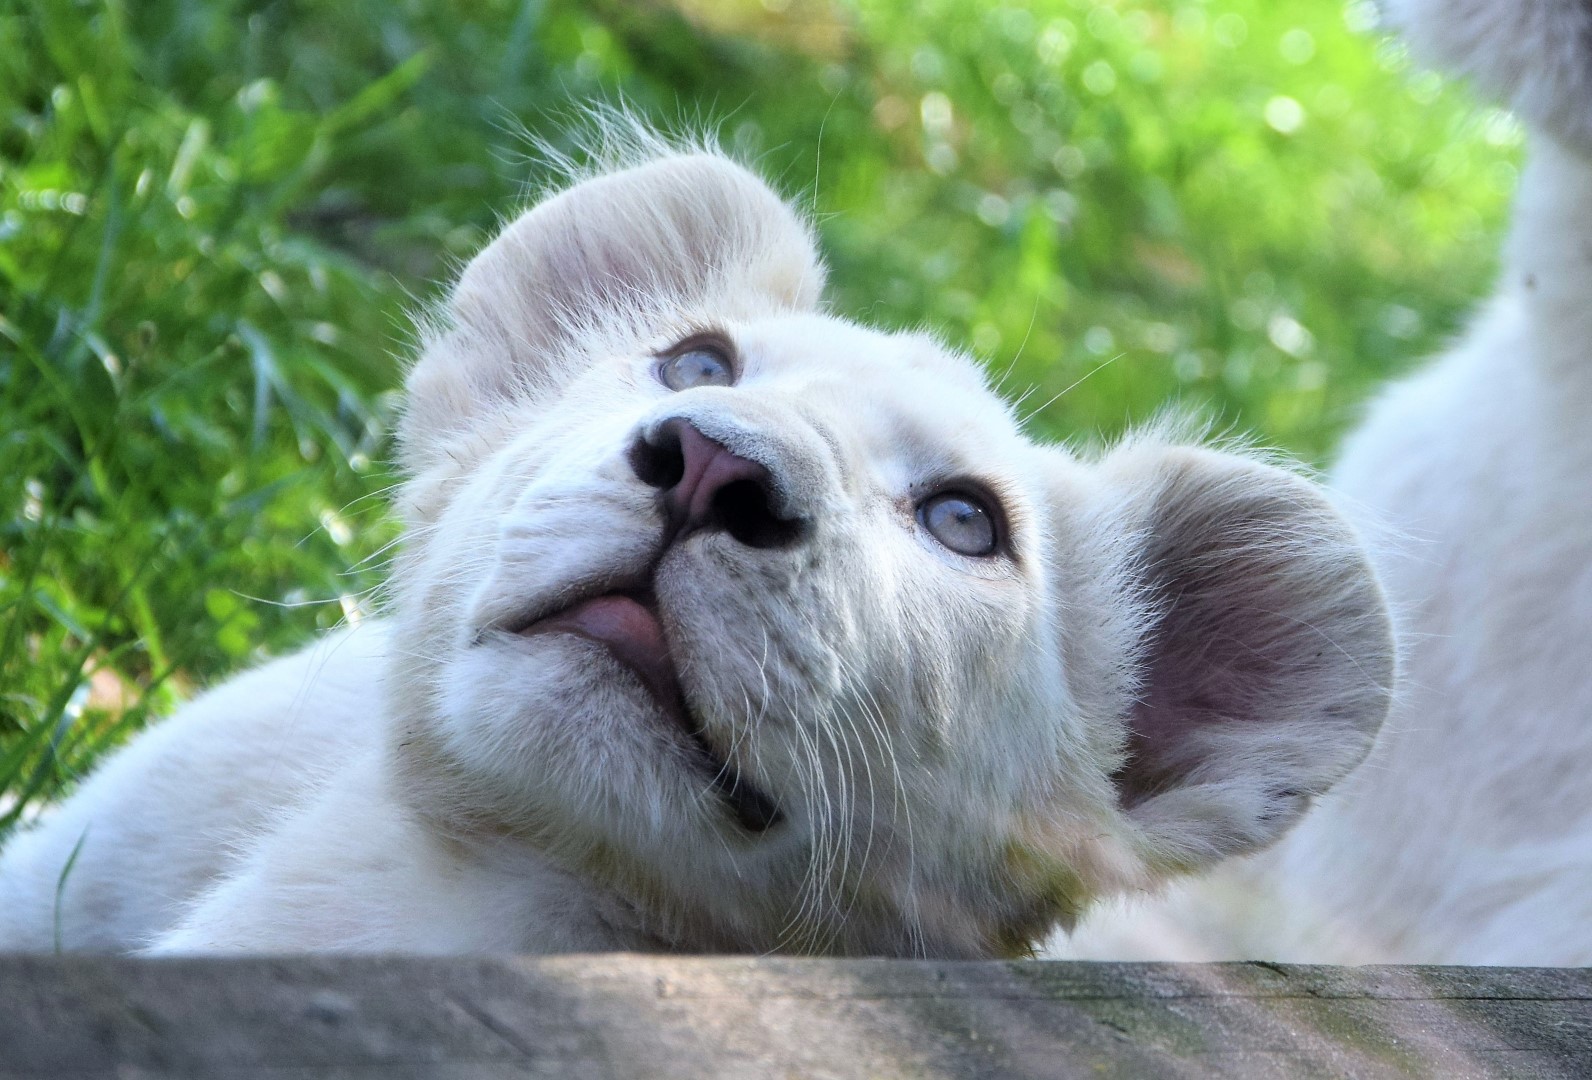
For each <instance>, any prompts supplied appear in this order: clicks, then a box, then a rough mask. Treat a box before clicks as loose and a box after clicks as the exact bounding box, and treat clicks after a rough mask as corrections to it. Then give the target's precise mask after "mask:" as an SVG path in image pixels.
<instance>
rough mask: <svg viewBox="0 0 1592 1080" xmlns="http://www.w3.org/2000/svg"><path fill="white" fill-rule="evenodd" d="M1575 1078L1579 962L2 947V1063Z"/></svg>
mask: <svg viewBox="0 0 1592 1080" xmlns="http://www.w3.org/2000/svg"><path fill="white" fill-rule="evenodd" d="M988 1076H1002V1077H1005V1076H1011V1077H1046V1078H1049V1077H1061V1078H1070V1077H1132V1078H1135V1080H1137V1078H1143V1077H1210V1076H1221V1077H1226V1078H1247V1077H1281V1078H1289V1080H1293V1078H1302V1077H1332V1078H1338V1077H1345V1076H1352V1077H1406V1076H1415V1077H1434V1078H1436V1077H1441V1078H1445V1080H1446V1078H1463V1077H1533V1078H1535V1077H1555V1078H1557V1077H1564V1078H1570V1077H1592V971H1587V970H1556V969H1505V968H1321V967H1290V966H1282V965H1272V964H1213V965H1168V964H1089V963H1061V962H1038V961H1028V962H1015V963H933V962H919V961H889V960H798V959H742V958H730V957H693V958H681V957H656V956H625V955H603V956H562V957H544V958H466V959H428V958H413V957H408V958H347V957H345V958H331V957H299V958H292V959H237V960H214V959H192V960H131V959H121V958H95V957H58V958H57V957H0V1080H22V1078H28V1080H34V1078H39V1080H43V1078H49V1080H69V1078H70V1080H77V1078H82V1080H89V1078H95V1080H98V1078H109V1077H117V1078H126V1080H141V1078H146V1077H147V1078H155V1077H185V1078H186V1077H192V1078H196V1080H197V1078H201V1077H202V1078H206V1080H212V1078H213V1080H265V1078H287V1077H314V1078H325V1080H331V1078H350V1080H352V1078H361V1080H364V1078H370V1080H375V1078H384V1080H385V1078H395V1080H404V1078H408V1077H416V1078H419V1077H457V1078H460V1080H506V1078H510V1077H568V1078H572V1080H582V1078H588V1077H590V1078H608V1077H649V1078H652V1077H656V1078H660V1080H673V1078H682V1080H684V1078H690V1080H696V1078H716V1077H724V1078H730V1077H735V1078H742V1077H757V1078H762V1077H769V1078H779V1077H793V1078H795V1077H800V1078H803V1080H809V1078H811V1080H824V1078H836V1080H839V1078H853V1077H857V1078H861V1077H866V1078H869V1080H874V1078H878V1080H894V1078H902V1080H905V1078H908V1077H911V1078H934V1080H938V1078H961V1077H988Z"/></svg>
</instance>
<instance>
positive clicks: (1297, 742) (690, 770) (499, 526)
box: [389, 153, 1391, 956]
mask: <svg viewBox="0 0 1592 1080" xmlns="http://www.w3.org/2000/svg"><path fill="white" fill-rule="evenodd" d="M822 276H823V274H822V270H821V268H820V266H819V264H818V262H817V259H816V255H815V254H814V251H813V247H812V244H811V241H810V239H809V236H808V234H807V231H806V229H805V227H804V225H803V224H802V223H801V222H800V220H799V219H798V218H797V217H796V216H795V215H794V214H793V213H792V212H791V211H790V210H789V209H788V208H787V207H786V206H785V205H784V204H782V203H781V202H780V201H779V200H778V199H777V198H775V197H774V196H773V195H772V194H771V193H770V192H769V191H768V190H767V189H766V188H765V187H764V186H763V185H762V184H761V183H760V182H759V181H758V180H756V179H755V178H754V177H753V176H751V175H750V174H749V173H747V172H745V171H744V170H742V169H741V168H739V167H738V166H735V165H733V164H731V163H729V162H728V161H726V160H724V159H722V158H720V157H717V156H714V155H712V154H703V153H695V154H674V153H663V154H659V155H656V156H655V157H654V158H653V159H652V160H649V161H647V162H645V163H643V164H639V165H634V166H632V167H630V168H628V169H625V170H622V171H617V172H614V173H611V174H609V175H605V176H600V177H598V178H596V179H592V180H588V181H586V182H584V183H582V184H579V185H576V186H574V187H572V188H570V189H569V190H567V191H565V192H564V193H562V194H560V195H558V196H557V197H555V198H552V199H550V200H548V201H546V202H544V203H542V204H541V205H540V206H538V207H537V208H535V209H533V210H532V211H530V212H529V213H527V214H526V215H525V216H524V217H522V218H521V219H520V220H519V221H517V222H515V223H514V224H513V225H511V226H509V227H508V229H506V230H505V232H504V233H503V234H502V235H501V236H500V237H499V238H498V240H497V241H496V242H494V244H493V245H492V246H490V247H489V248H488V249H487V250H486V251H484V252H483V253H482V254H481V255H480V256H478V257H477V259H476V260H475V262H473V263H472V264H471V266H470V267H469V268H468V269H467V270H466V272H465V274H464V277H463V279H462V280H461V282H460V283H459V285H458V287H457V289H456V290H455V292H454V295H453V297H452V302H451V307H450V311H449V312H448V315H447V321H446V322H445V323H444V324H442V325H439V326H438V327H437V328H436V329H435V330H434V332H433V334H432V336H431V340H430V343H429V345H428V348H427V350H426V352H425V355H424V356H423V357H422V359H421V361H420V363H419V364H418V365H417V366H416V368H415V370H414V372H413V374H412V376H411V379H410V395H411V396H410V408H409V412H408V415H407V417H406V421H405V427H404V430H403V432H402V440H403V446H404V453H405V459H406V463H407V464H408V466H409V468H410V471H411V480H410V481H409V484H408V486H407V488H406V491H405V500H404V502H405V509H406V513H407V514H408V517H409V521H410V532H409V536H408V548H407V551H406V554H405V556H404V558H403V560H402V562H401V564H400V567H399V569H398V573H397V576H396V579H395V596H396V601H395V613H396V616H397V619H398V622H399V626H400V637H401V642H400V652H399V656H400V659H399V660H398V661H397V662H396V663H395V664H394V667H393V670H392V671H391V673H390V679H389V689H390V693H391V696H392V699H393V704H394V706H395V708H396V709H397V711H398V713H399V715H400V717H401V719H402V723H401V724H400V728H399V730H398V732H397V734H396V749H395V753H396V755H397V758H398V762H399V767H400V770H401V772H400V775H401V777H402V779H403V783H404V785H405V792H406V796H407V798H408V799H409V801H410V803H411V805H412V807H413V808H414V809H415V810H416V811H417V812H419V813H421V814H422V815H424V816H426V817H427V818H428V819H430V820H433V821H435V822H437V823H439V824H441V825H442V826H443V827H445V828H447V829H448V830H450V831H451V832H453V833H455V834H456V835H458V836H460V837H461V838H465V839H468V838H471V837H492V838H494V842H497V841H498V838H502V837H508V838H509V839H510V840H511V841H512V842H518V843H524V844H527V845H530V846H531V847H533V848H534V849H536V850H537V851H538V852H539V853H541V854H543V855H545V856H547V857H549V858H551V859H552V860H553V861H555V862H556V863H557V864H558V865H560V866H561V867H563V868H564V869H566V870H567V871H569V872H571V873H572V874H574V875H575V876H577V877H578V878H581V879H584V880H586V881H588V882H590V883H591V885H592V886H593V887H594V888H595V889H598V890H600V891H602V892H604V893H605V894H608V895H609V896H611V897H613V898H614V899H615V900H617V902H618V904H619V905H620V906H621V907H622V908H623V909H624V910H625V911H626V912H628V913H630V914H631V915H632V916H633V918H634V919H635V920H636V922H637V925H638V926H640V927H642V928H643V929H644V931H645V932H646V933H647V934H650V935H653V936H654V937H656V938H657V939H658V940H660V941H661V942H663V943H665V944H668V945H672V946H676V947H684V948H699V949H755V950H768V949H797V950H809V951H810V950H818V951H831V952H853V953H859V952H869V953H885V954H894V955H902V954H906V955H913V954H919V955H921V954H929V955H945V956H978V955H991V954H995V953H1009V952H1014V951H1018V950H1020V949H1021V948H1023V947H1024V946H1025V945H1026V944H1027V943H1029V942H1031V941H1032V940H1034V939H1035V938H1037V937H1038V936H1040V935H1041V934H1043V933H1044V932H1045V931H1046V930H1047V929H1048V928H1049V927H1050V926H1051V925H1052V924H1053V923H1055V922H1056V921H1063V922H1065V921H1067V920H1069V919H1071V918H1072V917H1073V916H1074V915H1075V914H1076V912H1077V911H1078V910H1079V908H1080V907H1081V906H1082V905H1084V904H1085V903H1087V902H1088V901H1089V900H1090V899H1091V898H1093V897H1094V896H1097V895H1099V894H1101V893H1104V892H1110V891H1113V890H1120V889H1123V888H1144V887H1147V886H1149V885H1151V884H1153V883H1154V882H1155V881H1156V880H1157V879H1158V878H1159V877H1161V876H1164V875H1165V874H1168V873H1171V872H1175V871H1182V870H1188V869H1194V868H1197V867H1200V866H1202V865H1205V864H1208V863H1209V862H1211V861H1212V860H1214V859H1217V858H1220V857H1222V856H1224V855H1226V854H1229V853H1232V852H1235V851H1240V850H1247V849H1250V848H1252V847H1255V846H1257V845H1260V844H1263V843H1266V842H1268V841H1269V840H1271V839H1273V838H1275V836H1276V835H1278V834H1279V833H1280V832H1281V831H1282V830H1283V829H1285V828H1286V827H1287V825H1288V824H1290V823H1291V821H1292V820H1293V818H1294V817H1296V816H1297V814H1298V813H1299V812H1300V810H1301V809H1302V807H1303V806H1304V805H1305V803H1306V801H1307V800H1308V799H1309V797H1310V796H1311V795H1313V794H1314V793H1316V792H1319V791H1320V790H1323V789H1324V788H1325V787H1326V786H1327V785H1328V784H1330V783H1331V782H1333V781H1334V780H1335V779H1337V778H1338V777H1339V776H1340V775H1342V774H1343V773H1344V772H1345V771H1346V770H1347V769H1348V768H1350V767H1351V766H1352V765H1353V764H1354V763H1355V762H1356V761H1358V759H1359V758H1360V757H1361V756H1362V755H1363V754H1364V752H1365V750H1366V749H1367V747H1368V745H1369V740H1370V738H1371V736H1372V734H1374V732H1375V729H1376V726H1377V724H1378V723H1379V722H1380V720H1381V716H1382V714H1383V711H1384V710H1385V707H1386V697H1387V689H1388V681H1389V680H1388V675H1389V668H1390V664H1391V651H1390V646H1389V642H1388V636H1387V627H1386V618H1385V614H1384V612H1383V610H1382V604H1381V599H1380V596H1379V593H1378V591H1377V589H1376V586H1375V584H1374V583H1373V582H1372V580H1371V578H1370V575H1369V572H1368V570H1367V569H1366V566H1365V563H1364V560H1363V558H1362V556H1361V555H1360V552H1359V551H1358V549H1357V548H1356V547H1355V545H1354V541H1353V538H1352V537H1351V536H1350V535H1349V534H1348V532H1347V530H1346V528H1345V527H1344V526H1343V525H1342V524H1341V523H1340V522H1339V520H1338V519H1337V517H1336V516H1335V514H1334V513H1333V512H1332V511H1331V509H1330V508H1329V507H1328V506H1327V505H1326V504H1325V503H1324V502H1323V501H1322V499H1321V498H1320V496H1319V495H1318V494H1317V493H1316V492H1314V491H1313V490H1312V489H1311V488H1310V487H1309V486H1308V485H1307V484H1305V483H1304V482H1302V481H1300V480H1298V479H1297V478H1295V477H1293V476H1291V475H1289V474H1287V473H1285V472H1281V471H1279V470H1276V469H1273V468H1271V467H1268V466H1265V465H1261V464H1258V463H1256V462H1253V461H1250V460H1245V459H1242V458H1235V457H1229V456H1225V455H1221V454H1217V453H1214V452H1211V451H1208V450H1201V449H1190V448H1176V447H1171V446H1166V445H1162V444H1160V443H1156V442H1153V441H1152V442H1141V443H1137V444H1132V445H1129V446H1127V447H1125V448H1123V449H1120V450H1118V451H1116V452H1115V453H1113V454H1111V455H1109V456H1108V457H1106V458H1105V459H1103V460H1101V461H1097V462H1081V461H1079V460H1077V459H1075V458H1074V457H1072V456H1071V455H1069V454H1067V453H1066V452H1064V451H1062V450H1059V449H1056V448H1050V447H1040V446H1035V445H1033V444H1032V443H1031V442H1029V441H1028V440H1027V439H1026V438H1025V437H1024V436H1023V435H1022V433H1021V432H1020V431H1019V430H1018V428H1017V426H1016V425H1015V423H1014V422H1013V419H1012V417H1011V415H1010V412H1009V410H1008V409H1007V408H1006V407H1005V406H1004V405H1003V403H1002V402H1001V401H1000V400H999V399H998V398H997V397H995V396H994V395H993V394H991V393H990V392H989V391H988V390H987V389H986V387H985V385H984V383H983V380H982V378H981V376H980V373H979V371H978V370H977V369H976V368H975V367H974V366H973V365H971V364H970V363H969V362H968V361H966V360H965V359H963V358H961V357H959V356H956V355H954V354H951V353H949V352H947V351H946V350H945V349H944V348H943V347H941V346H939V345H937V344H936V343H935V342H933V341H931V340H929V339H927V338H926V337H923V336H921V335H908V334H888V333H881V332H877V331H873V330H868V329H864V328H861V327H858V326H856V325H853V324H851V323H848V322H845V321H843V320H839V319H836V318H832V317H829V316H827V315H824V314H821V313H820V312H818V311H817V310H816V304H817V298H818V293H819V290H820V287H821V283H822Z"/></svg>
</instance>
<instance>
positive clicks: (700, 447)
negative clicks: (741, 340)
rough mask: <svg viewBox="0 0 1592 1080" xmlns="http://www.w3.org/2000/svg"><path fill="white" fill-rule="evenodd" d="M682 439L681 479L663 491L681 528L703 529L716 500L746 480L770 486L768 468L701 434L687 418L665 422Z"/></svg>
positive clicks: (670, 511)
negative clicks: (729, 488) (728, 488)
mask: <svg viewBox="0 0 1592 1080" xmlns="http://www.w3.org/2000/svg"><path fill="white" fill-rule="evenodd" d="M664 430H666V431H671V432H672V434H673V435H674V436H675V437H676V438H677V439H678V440H679V444H680V458H681V471H680V479H679V480H678V481H676V482H675V485H674V486H673V487H671V488H669V489H668V491H667V492H665V493H664V502H665V504H666V505H667V506H668V507H669V513H670V515H671V516H672V517H674V518H675V520H676V521H677V522H679V526H680V528H681V530H682V531H690V530H693V529H699V528H702V527H703V526H704V525H707V524H709V523H710V521H711V519H712V517H713V516H714V514H715V512H716V511H715V508H714V500H715V499H716V498H717V497H718V496H719V494H720V493H721V492H722V491H724V489H725V488H727V487H729V486H730V485H731V484H735V483H742V482H744V483H747V484H750V485H752V486H753V487H756V488H757V489H759V490H762V491H766V490H767V489H768V484H769V477H768V470H767V469H765V468H763V466H761V465H759V464H758V463H757V462H755V461H748V460H747V459H746V458H743V457H739V456H737V455H736V454H733V453H731V452H730V451H729V450H728V449H727V448H725V447H724V446H721V445H720V444H718V443H716V442H714V441H713V440H712V439H710V438H708V437H707V436H706V435H704V434H702V433H701V432H700V431H698V430H697V429H696V427H695V426H694V425H692V424H690V423H689V422H687V421H685V420H671V421H670V422H669V423H668V424H666V425H664Z"/></svg>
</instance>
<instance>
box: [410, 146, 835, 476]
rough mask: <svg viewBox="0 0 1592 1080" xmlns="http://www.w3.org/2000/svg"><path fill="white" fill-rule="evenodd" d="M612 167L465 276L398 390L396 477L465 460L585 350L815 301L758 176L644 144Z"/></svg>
mask: <svg viewBox="0 0 1592 1080" xmlns="http://www.w3.org/2000/svg"><path fill="white" fill-rule="evenodd" d="M621 134H622V133H621ZM617 156H618V157H619V158H620V160H619V161H617V162H607V163H605V169H611V170H613V171H604V172H601V173H598V174H596V175H593V176H592V177H591V178H589V179H586V180H584V181H582V182H580V183H577V184H575V185H574V186H572V187H570V188H568V189H567V190H565V191H563V192H561V193H559V194H557V195H555V196H553V197H551V198H548V199H546V200H544V201H543V202H541V203H540V204H538V205H536V206H535V207H533V208H532V209H531V210H529V211H527V212H526V213H525V214H523V215H522V216H521V217H520V218H519V219H518V220H516V221H514V222H513V223H511V224H510V225H508V226H507V227H506V228H504V229H503V231H502V232H501V233H500V234H499V235H498V237H497V239H495V240H494V241H493V242H492V243H491V244H490V245H489V246H488V247H487V248H486V249H485V250H484V251H482V252H481V253H480V254H479V255H477V256H476V257H475V258H474V260H472V261H471V263H470V264H469V266H468V267H466V269H465V271H464V273H463V275H462V276H461V278H460V280H459V283H458V285H457V286H456V287H455V288H454V290H453V293H452V295H451V296H450V297H449V300H448V303H447V306H446V309H445V310H444V312H443V313H442V315H441V318H440V319H439V320H437V324H436V325H434V326H433V327H432V328H431V331H430V332H429V333H428V334H427V340H426V342H425V348H424V350H423V353H422V356H421V359H420V361H419V362H418V363H417V364H416V366H415V368H414V369H413V371H411V372H410V375H409V379H408V382H407V384H406V390H407V398H408V401H407V407H406V410H405V413H404V416H403V420H402V423H401V425H400V427H399V431H398V440H399V446H400V449H401V452H402V457H403V464H404V465H405V466H406V469H407V471H408V472H409V474H410V475H411V476H415V477H420V476H424V474H425V473H426V472H427V470H428V469H431V468H432V467H433V466H441V467H442V468H444V469H447V470H448V471H452V470H453V469H455V468H456V467H457V466H458V464H459V463H460V462H461V461H468V460H469V459H470V458H471V457H473V453H472V447H473V446H475V445H480V444H481V443H482V442H483V441H484V440H483V438H482V436H484V435H486V434H488V433H490V431H491V429H492V427H493V420H494V418H495V417H498V416H501V415H502V414H503V413H504V412H505V411H507V410H508V409H509V408H511V407H518V406H522V405H523V404H525V403H526V402H535V401H537V400H540V399H542V398H544V397H545V396H546V395H548V394H549V393H551V392H554V391H556V390H557V389H558V388H559V387H560V386H561V385H562V384H563V383H564V382H565V381H566V380H567V379H568V378H569V377H570V376H571V375H572V374H573V373H575V372H577V371H578V370H580V368H581V366H582V365H583V363H584V361H585V359H586V357H587V356H588V355H590V353H591V351H592V350H593V349H619V348H627V347H628V348H634V347H636V345H637V344H638V341H639V340H644V339H646V338H647V337H649V336H651V335H655V334H657V333H659V332H660V331H661V330H663V329H665V328H667V327H668V326H669V325H670V323H678V322H680V321H682V320H688V319H689V318H690V317H691V316H692V314H693V313H695V312H697V311H708V312H711V313H712V314H713V315H715V316H717V317H720V318H731V319H734V318H737V317H741V316H745V315H749V314H758V313H765V312H768V311H771V310H780V309H806V308H812V307H814V306H815V305H816V304H817V302H818V298H819V293H820V291H821V290H822V288H823V282H824V270H823V267H822V265H821V264H820V262H819V260H818V255H817V251H816V249H815V246H814V244H813V239H812V235H811V232H810V231H809V229H808V227H807V224H806V222H804V221H803V220H801V219H800V218H799V217H798V216H797V214H796V213H795V212H794V211H793V210H792V209H791V208H790V207H789V206H787V205H786V204H785V203H784V202H783V201H781V200H780V198H779V197H778V196H777V195H775V194H774V193H773V192H772V191H770V190H769V188H768V186H767V185H766V184H764V183H763V181H762V180H760V179H758V178H757V177H756V176H754V175H753V174H752V173H750V172H749V171H747V170H746V169H744V168H742V167H741V166H740V165H737V164H735V163H734V162H732V161H730V160H729V159H727V158H725V157H724V156H722V155H721V154H719V153H717V152H715V151H712V150H710V149H696V150H689V151H677V150H674V149H672V148H670V147H669V146H668V145H666V144H663V143H661V142H660V141H658V140H657V139H656V138H653V137H645V138H644V137H642V136H637V138H636V139H632V140H630V145H629V146H627V147H624V148H623V149H621V150H620V152H619V154H618V155H617ZM627 163H628V166H629V167H622V166H624V165H625V164H627ZM450 463H451V464H450Z"/></svg>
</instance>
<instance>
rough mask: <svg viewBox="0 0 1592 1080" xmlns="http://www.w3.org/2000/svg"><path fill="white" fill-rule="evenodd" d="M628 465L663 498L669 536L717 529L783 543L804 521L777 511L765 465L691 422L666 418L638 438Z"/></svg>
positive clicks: (747, 540)
mask: <svg viewBox="0 0 1592 1080" xmlns="http://www.w3.org/2000/svg"><path fill="white" fill-rule="evenodd" d="M630 466H631V468H632V469H634V470H635V473H636V476H637V477H638V478H639V479H640V480H641V481H642V482H643V483H645V484H647V485H648V486H649V487H654V488H657V489H658V491H659V493H660V495H661V496H662V500H663V506H664V511H665V513H666V514H667V516H668V524H669V532H670V535H671V538H674V539H678V538H680V537H683V536H686V535H688V534H690V533H693V532H699V531H704V530H713V529H718V530H723V531H724V532H727V533H729V534H730V535H731V536H732V537H734V538H735V539H736V540H739V541H740V542H741V543H743V544H746V545H748V546H749V547H758V548H767V547H782V546H784V545H786V544H789V543H790V542H792V541H794V540H796V539H797V538H798V537H799V536H800V534H801V532H802V530H803V527H804V525H805V522H804V521H803V520H802V519H800V518H791V517H787V516H785V515H782V514H781V513H780V512H779V511H778V510H777V509H776V503H777V501H778V500H777V496H776V492H775V484H774V480H773V477H772V476H771V475H770V473H769V471H768V469H767V468H766V467H765V466H763V465H760V464H759V463H757V462H755V461H752V460H750V459H749V458H744V457H741V456H740V455H739V454H737V453H735V452H734V451H732V450H730V449H729V448H728V447H726V446H724V444H722V443H719V442H716V441H714V440H713V439H710V438H708V437H707V436H706V435H704V434H702V432H700V431H698V430H697V428H696V426H695V425H694V424H692V423H691V422H690V421H689V420H685V419H682V418H675V419H672V420H667V421H665V422H664V423H662V424H660V425H659V426H658V428H657V430H656V431H654V432H653V433H652V434H651V435H650V436H649V435H642V436H640V437H638V438H637V439H636V441H635V443H634V444H633V445H632V446H631V448H630Z"/></svg>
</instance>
